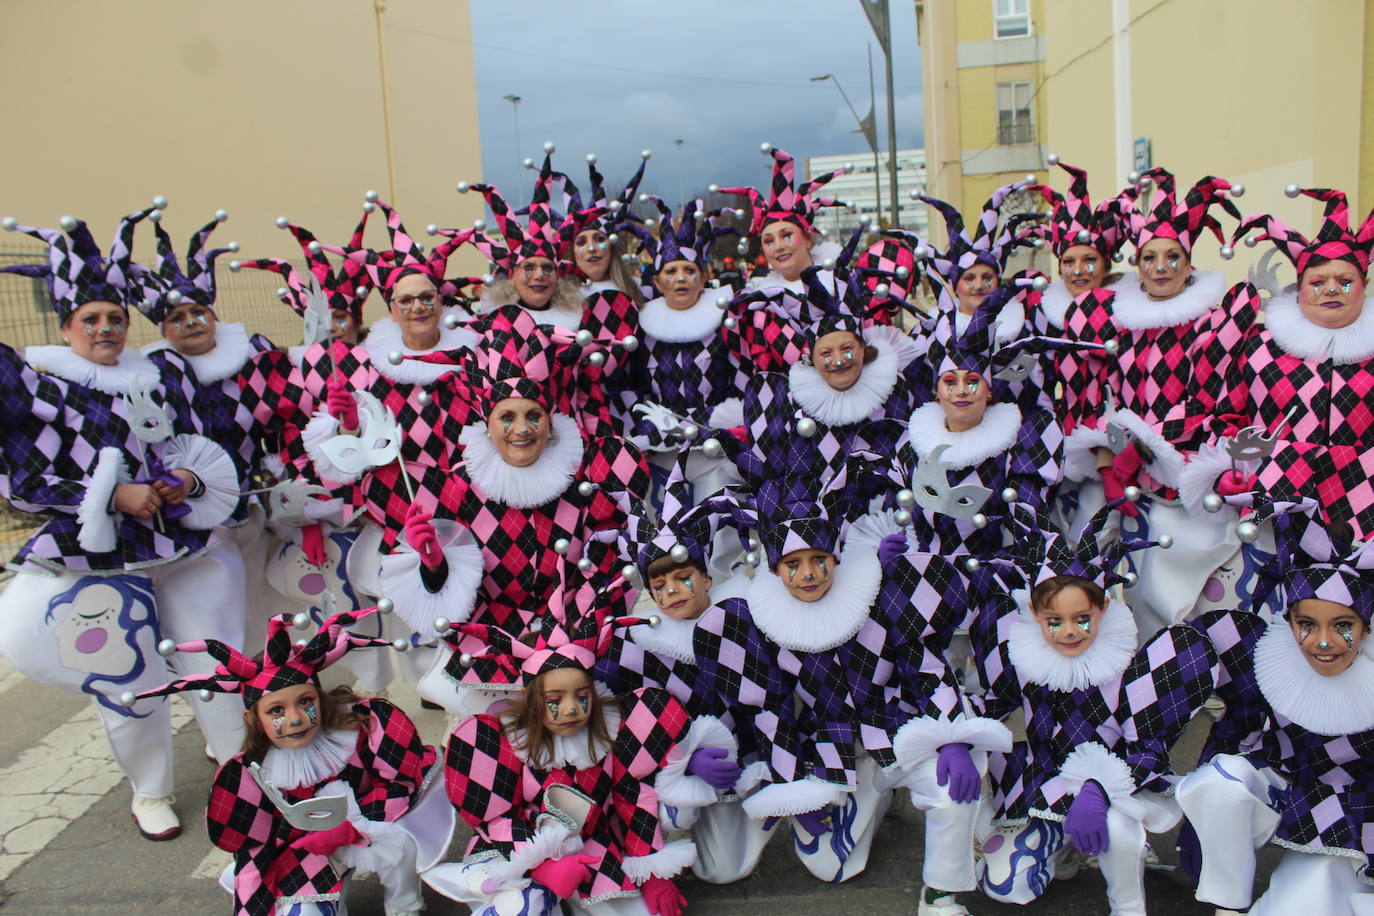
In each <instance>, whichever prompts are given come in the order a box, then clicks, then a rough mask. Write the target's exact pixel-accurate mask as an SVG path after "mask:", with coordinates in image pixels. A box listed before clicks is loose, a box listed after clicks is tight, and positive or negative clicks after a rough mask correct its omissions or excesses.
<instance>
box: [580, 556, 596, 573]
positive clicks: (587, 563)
mask: <svg viewBox="0 0 1374 916" xmlns="http://www.w3.org/2000/svg"><path fill="white" fill-rule="evenodd" d="M595 565H596V564H594V563H593V562H592V561H591V560H589V559H587V558H586V557H583V558H582V559H580V560H578V561H577V568H578V569H580V570H582V571H583V572H584V573H589V572H591V571H592V569H593V567H594V566H595Z"/></svg>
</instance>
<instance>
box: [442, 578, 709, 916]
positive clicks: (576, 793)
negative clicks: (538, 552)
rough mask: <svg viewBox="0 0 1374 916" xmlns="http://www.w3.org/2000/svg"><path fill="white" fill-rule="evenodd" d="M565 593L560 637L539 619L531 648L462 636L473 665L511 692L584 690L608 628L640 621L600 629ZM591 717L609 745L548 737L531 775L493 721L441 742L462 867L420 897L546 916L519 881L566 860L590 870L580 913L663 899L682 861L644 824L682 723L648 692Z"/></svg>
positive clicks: (674, 704) (596, 602) (651, 818)
mask: <svg viewBox="0 0 1374 916" xmlns="http://www.w3.org/2000/svg"><path fill="white" fill-rule="evenodd" d="M570 588H572V589H573V590H575V591H577V592H578V593H579V594H577V596H576V597H571V596H570V597H567V598H566V599H565V601H560V604H563V603H566V606H567V608H568V612H567V615H566V616H565V617H564V618H563V619H564V620H566V621H567V623H566V625H565V623H564V622H562V621H560V620H559V619H558V618H555V617H554V616H549V617H547V618H545V620H544V621H543V627H542V629H541V630H540V631H539V634H538V636H537V638H536V640H535V642H534V645H533V646H530V645H527V644H525V643H523V642H521V641H519V640H517V639H516V638H514V636H512V635H511V634H509V633H507V632H505V631H504V630H501V629H500V628H497V627H491V626H486V625H482V624H464V625H462V629H463V630H465V631H466V632H467V633H468V634H469V635H471V636H473V637H475V638H476V639H478V640H481V641H483V642H485V643H486V644H487V645H486V648H485V650H484V651H483V653H482V655H483V656H485V657H486V659H487V660H488V661H490V662H491V663H492V664H493V667H494V668H495V670H497V671H499V672H500V677H501V678H502V679H503V680H505V681H507V682H508V683H509V684H510V685H511V686H512V687H516V688H519V687H520V686H521V685H524V684H529V683H531V682H532V681H533V680H534V679H535V678H537V677H538V676H539V675H540V674H543V673H545V672H548V671H552V670H555V669H558V668H574V669H580V670H582V671H585V672H587V673H588V675H589V676H590V674H591V672H592V670H593V669H594V668H595V667H596V662H597V659H598V657H599V656H601V655H604V654H605V652H606V650H607V648H608V645H609V642H610V638H611V633H612V627H614V626H626V625H631V624H641V623H643V621H642V620H640V619H639V618H612V617H610V616H609V615H608V613H607V608H606V606H605V605H604V604H603V603H602V602H601V599H600V596H598V595H597V593H596V589H595V587H594V585H593V584H592V582H591V581H590V580H589V581H585V582H583V583H581V584H580V585H579V584H577V583H573V584H571V585H570ZM593 686H594V689H595V685H593ZM599 707H600V711H601V712H602V714H603V715H604V716H605V724H606V726H607V730H608V733H609V739H610V740H609V742H597V743H596V744H595V745H594V746H592V745H591V744H590V742H589V736H588V735H587V734H586V732H585V729H584V730H583V731H579V732H578V733H577V734H575V735H572V736H566V737H565V736H561V735H560V736H555V738H554V746H553V749H552V754H553V757H552V760H551V761H550V762H548V763H545V764H543V765H542V766H536V765H534V764H533V763H532V762H531V759H530V753H529V750H528V749H527V745H526V741H527V736H526V735H525V733H524V732H523V730H522V729H521V728H519V727H518V726H515V725H513V724H511V723H508V722H505V721H503V720H502V719H500V718H498V717H496V716H493V715H485V714H484V715H476V716H471V717H469V718H467V719H465V720H463V721H462V722H461V723H460V724H459V725H458V727H457V728H456V729H454V732H453V734H452V736H451V737H450V738H449V744H448V752H447V756H446V763H445V771H444V780H445V785H446V787H447V789H448V797H449V800H450V801H452V803H453V805H454V807H455V808H457V810H458V815H459V816H460V817H461V818H462V819H463V820H464V822H465V823H467V824H468V826H469V827H471V828H472V829H473V837H472V839H471V841H470V842H469V844H468V847H467V850H466V852H465V855H464V860H463V862H462V863H455V864H449V865H444V866H441V867H440V868H439V869H437V870H436V872H435V873H433V876H432V878H431V879H430V882H431V886H433V887H435V888H436V889H437V890H440V891H442V892H443V893H445V894H446V895H448V896H450V897H452V898H453V899H455V900H459V901H462V902H464V903H467V904H468V905H469V906H471V907H472V908H473V912H475V913H480V914H483V916H497V914H501V916H504V914H514V913H528V914H547V913H551V912H557V911H558V899H557V897H555V896H554V894H553V892H552V891H550V890H549V888H547V887H546V886H544V885H542V884H540V883H539V882H538V881H537V880H536V879H535V878H534V877H533V876H532V875H531V872H532V871H533V870H534V869H535V868H537V866H539V865H540V864H541V863H542V862H545V861H547V860H549V859H554V858H559V857H562V856H567V855H571V854H575V853H579V852H580V853H582V854H585V855H587V856H589V857H591V862H590V871H589V874H588V875H587V877H586V879H585V880H584V881H582V883H581V884H580V885H579V886H578V887H577V890H576V891H575V898H576V902H577V903H578V905H579V908H580V909H581V910H583V911H586V912H589V913H592V914H597V913H617V914H624V913H639V914H647V913H649V912H650V909H649V907H648V905H646V902H647V897H646V896H642V895H641V894H642V893H643V894H645V895H647V894H648V893H649V892H651V891H655V892H656V891H657V890H658V889H659V888H660V887H661V886H662V885H663V884H668V885H669V887H671V884H670V883H669V879H671V878H672V877H673V876H674V875H676V874H678V873H679V872H680V871H681V870H682V869H684V868H686V867H687V866H689V865H690V864H691V863H692V860H693V858H694V856H695V849H694V847H693V845H692V843H691V841H690V840H674V841H672V842H665V840H664V836H663V831H662V829H661V828H660V826H659V816H658V814H659V804H660V794H659V793H660V792H664V793H666V792H668V791H669V788H668V787H669V784H670V783H671V781H672V777H671V776H670V774H669V772H668V770H667V769H666V768H667V766H668V765H669V763H670V762H671V761H673V760H674V759H676V758H677V757H678V756H679V755H680V751H679V749H678V743H679V742H680V741H682V740H683V739H684V737H685V736H686V735H687V732H688V728H689V724H690V717H689V716H688V714H687V711H686V710H685V709H684V708H683V707H682V705H681V704H680V703H679V702H678V701H677V700H675V699H674V698H673V696H672V695H671V694H670V693H668V692H667V691H666V690H661V689H659V688H655V687H645V688H642V689H639V690H636V691H634V692H632V693H631V694H629V696H627V697H625V698H624V699H623V701H622V702H621V703H619V704H617V703H616V701H615V700H613V699H611V698H609V697H603V698H602V699H601V702H600V704H599ZM579 809H580V810H579Z"/></svg>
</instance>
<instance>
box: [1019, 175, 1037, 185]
mask: <svg viewBox="0 0 1374 916" xmlns="http://www.w3.org/2000/svg"><path fill="white" fill-rule="evenodd" d="M1021 180H1022V181H1024V182H1025V183H1026V184H1035V176H1034V175H1032V174H1031V173H1030V172H1027V173H1026V177H1025V178H1022V179H1021Z"/></svg>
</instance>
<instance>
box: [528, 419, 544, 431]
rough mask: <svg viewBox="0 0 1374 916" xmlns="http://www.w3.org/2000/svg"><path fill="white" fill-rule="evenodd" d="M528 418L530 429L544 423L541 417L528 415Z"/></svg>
mask: <svg viewBox="0 0 1374 916" xmlns="http://www.w3.org/2000/svg"><path fill="white" fill-rule="evenodd" d="M528 420H529V424H530V429H538V428H539V427H540V426H543V425H544V418H543V417H529V418H528Z"/></svg>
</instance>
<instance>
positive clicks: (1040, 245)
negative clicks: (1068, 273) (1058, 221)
mask: <svg viewBox="0 0 1374 916" xmlns="http://www.w3.org/2000/svg"><path fill="white" fill-rule="evenodd" d="M1031 247H1032V248H1034V249H1035V250H1036V251H1044V250H1045V240H1044V239H1031Z"/></svg>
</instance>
